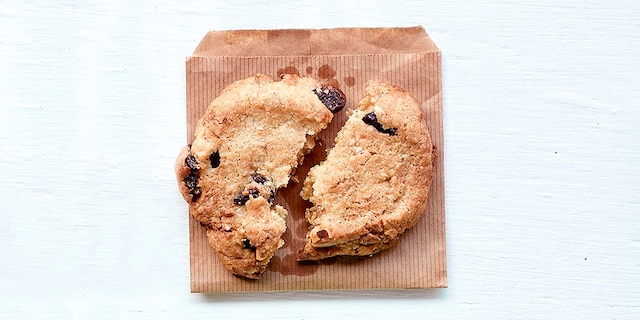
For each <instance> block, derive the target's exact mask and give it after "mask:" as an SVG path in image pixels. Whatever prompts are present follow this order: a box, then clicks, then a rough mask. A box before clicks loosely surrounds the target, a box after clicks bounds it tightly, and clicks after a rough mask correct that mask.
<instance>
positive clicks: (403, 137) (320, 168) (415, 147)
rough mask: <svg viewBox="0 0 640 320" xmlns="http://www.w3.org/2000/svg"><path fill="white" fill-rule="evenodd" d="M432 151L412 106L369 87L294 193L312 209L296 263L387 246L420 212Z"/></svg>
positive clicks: (401, 94)
mask: <svg viewBox="0 0 640 320" xmlns="http://www.w3.org/2000/svg"><path fill="white" fill-rule="evenodd" d="M434 156H435V152H434V148H433V145H432V142H431V136H430V135H429V130H428V128H427V125H426V122H425V118H424V116H423V114H422V112H421V108H420V105H419V104H418V102H417V101H416V100H415V99H414V98H413V97H411V95H410V94H409V93H407V92H406V91H405V90H403V89H401V88H398V87H395V86H392V85H391V84H389V83H386V82H383V81H379V80H376V81H370V82H369V83H368V85H367V87H366V90H365V96H364V98H363V99H362V100H361V101H360V103H359V106H358V108H357V109H354V110H353V111H351V113H350V115H349V118H348V119H347V121H346V123H345V125H344V127H343V128H342V129H341V130H340V131H339V132H338V134H337V136H336V139H335V146H334V147H333V148H332V149H331V150H330V151H329V152H328V155H327V158H326V160H324V161H323V162H322V163H320V164H319V165H316V166H314V167H312V168H311V170H310V171H309V174H308V176H307V177H306V179H305V181H304V184H303V188H302V190H301V192H300V194H301V196H302V198H304V199H306V200H309V201H310V202H311V203H312V204H313V206H312V207H310V208H309V209H307V211H306V213H305V216H306V219H307V220H308V222H309V224H310V229H309V232H308V234H307V237H306V244H305V246H304V248H303V249H302V250H301V252H300V255H299V260H318V259H323V258H328V257H332V256H339V255H355V256H366V255H372V254H375V253H377V252H380V251H381V250H384V249H388V248H390V247H392V246H394V245H395V244H396V243H397V242H398V241H399V237H400V235H401V234H403V233H404V232H405V231H406V230H407V229H409V228H411V227H413V226H414V225H415V224H416V223H417V222H418V220H419V218H420V216H421V215H422V214H423V212H424V211H425V209H426V205H427V200H428V194H429V189H430V186H431V180H432V175H433V165H434Z"/></svg>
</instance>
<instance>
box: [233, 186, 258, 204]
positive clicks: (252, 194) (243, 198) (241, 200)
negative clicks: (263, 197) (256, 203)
mask: <svg viewBox="0 0 640 320" xmlns="http://www.w3.org/2000/svg"><path fill="white" fill-rule="evenodd" d="M248 193H249V194H247V195H244V194H239V195H238V196H236V197H235V198H233V203H235V204H237V205H241V206H243V205H245V204H246V203H247V201H249V199H251V198H257V197H259V196H260V191H258V189H249V192H248Z"/></svg>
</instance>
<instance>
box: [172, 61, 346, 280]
mask: <svg viewBox="0 0 640 320" xmlns="http://www.w3.org/2000/svg"><path fill="white" fill-rule="evenodd" d="M332 97H333V98H336V97H337V98H340V97H341V98H343V100H342V101H341V102H340V101H338V102H336V99H331V98H332ZM323 98H324V100H327V99H329V100H331V101H332V102H333V104H332V105H331V106H326V105H325V104H324V103H323ZM338 100H339V99H338ZM340 103H342V107H343V106H344V94H342V93H341V92H340V91H339V90H336V89H332V88H327V87H323V86H321V84H320V83H319V82H317V81H316V80H313V79H311V78H300V77H298V76H295V75H284V76H283V78H282V79H281V80H280V81H274V80H273V79H272V78H271V77H269V76H266V75H261V74H258V75H256V76H254V77H250V78H247V79H244V80H240V81H237V82H234V83H233V84H231V85H230V86H229V87H227V88H226V89H224V90H223V92H222V93H221V94H220V96H219V97H217V98H216V99H215V100H213V102H211V104H210V105H209V107H208V108H207V110H206V113H205V114H204V116H203V117H202V118H201V119H200V120H199V121H198V123H197V126H196V130H195V138H194V140H193V143H192V144H191V145H188V146H185V147H184V148H183V149H182V151H181V152H180V155H179V156H178V158H177V160H176V164H175V170H176V176H177V180H178V185H179V189H180V192H181V193H182V195H183V197H184V199H185V200H186V201H187V202H188V203H189V205H190V209H191V210H190V211H191V213H192V215H193V217H194V218H195V219H196V220H197V221H198V222H200V224H201V225H203V226H204V227H206V228H207V237H208V240H209V244H210V245H211V247H212V248H213V249H215V251H216V252H217V254H218V257H219V258H220V260H221V261H222V263H223V264H224V266H225V267H226V269H227V270H229V271H230V272H232V273H234V274H236V275H239V276H243V277H247V278H251V279H258V278H259V277H260V276H261V274H262V273H263V272H264V270H265V269H266V266H267V264H268V263H269V260H270V259H271V258H272V257H273V255H274V253H275V251H276V250H277V249H278V248H280V247H281V246H282V245H283V244H284V241H283V240H282V238H281V236H282V234H283V233H284V232H285V230H286V226H285V217H286V215H287V211H286V210H285V209H284V208H283V207H281V206H279V205H275V204H274V197H275V193H276V191H277V190H278V189H279V188H282V187H284V186H286V185H287V184H288V183H289V178H290V177H291V175H292V174H293V172H294V170H295V168H296V167H297V166H298V165H299V164H300V163H302V160H303V157H304V155H305V154H307V153H309V152H310V151H311V149H313V147H314V144H315V140H314V137H315V136H316V134H318V133H319V132H320V131H322V130H323V129H325V128H326V127H327V125H328V124H329V122H330V121H331V119H332V118H333V114H332V111H336V110H337V111H339V109H341V107H340ZM330 108H331V109H332V111H330V110H329V109H330ZM337 111H336V112H337Z"/></svg>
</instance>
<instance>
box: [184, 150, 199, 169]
mask: <svg viewBox="0 0 640 320" xmlns="http://www.w3.org/2000/svg"><path fill="white" fill-rule="evenodd" d="M184 164H185V165H186V166H187V167H189V169H191V171H193V170H198V169H200V165H199V164H198V160H196V157H194V156H193V155H192V154H190V155H188V156H187V157H186V158H185V159H184Z"/></svg>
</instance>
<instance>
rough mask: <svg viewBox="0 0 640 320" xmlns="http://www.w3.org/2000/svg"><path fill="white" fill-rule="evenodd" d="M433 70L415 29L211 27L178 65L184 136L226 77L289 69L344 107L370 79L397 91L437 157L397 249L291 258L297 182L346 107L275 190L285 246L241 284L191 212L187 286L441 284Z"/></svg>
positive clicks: (300, 223) (436, 76)
mask: <svg viewBox="0 0 640 320" xmlns="http://www.w3.org/2000/svg"><path fill="white" fill-rule="evenodd" d="M238 33H239V35H238ZM336 39H338V40H339V41H337V40H336ZM394 39H395V40H394ZM412 40H415V41H412ZM394 41H395V42H394ZM274 43H275V45H274ZM323 43H330V45H321V44H323ZM286 46H291V48H290V49H287V48H286ZM327 46H329V47H331V46H333V47H335V52H339V53H340V54H326V53H327V52H331V50H330V49H331V48H327ZM251 47H254V49H253V50H252V48H251ZM270 47H271V48H272V50H271V51H270V50H269V48H270ZM283 47H285V48H283ZM212 48H213V49H212ZM314 48H319V49H314ZM225 50H226V51H225ZM315 51H317V52H315ZM269 52H274V53H275V54H269ZM318 52H319V53H322V54H318ZM367 52H370V53H367ZM283 54H286V55H283ZM441 70H442V66H441V56H440V51H439V50H438V49H437V47H436V46H435V45H434V44H433V43H432V42H431V40H430V39H429V37H428V36H427V35H426V33H425V32H424V30H423V29H422V28H421V27H414V28H384V29H383V28H374V29H371V28H369V29H325V30H271V31H269V30H255V31H220V32H210V33H209V34H208V35H207V36H206V37H205V39H203V41H202V42H201V44H200V45H199V46H198V49H196V52H195V53H194V55H193V56H192V57H190V58H189V59H188V60H187V63H186V76H187V79H186V84H187V142H189V143H190V142H191V140H192V139H193V131H194V128H195V125H196V122H197V120H198V118H200V117H201V116H202V114H203V113H204V112H205V110H206V108H207V106H208V105H209V103H210V102H211V101H212V100H213V99H214V98H215V97H216V96H217V95H218V94H219V93H220V92H221V91H222V89H224V88H225V87H226V86H227V85H229V84H231V83H232V82H233V81H236V80H239V79H243V78H246V77H249V76H252V75H255V74H256V73H263V74H267V75H271V76H273V77H274V78H277V77H278V76H279V75H281V74H283V73H296V74H298V75H300V76H309V77H313V78H316V79H318V80H319V81H321V82H325V83H330V84H331V85H333V86H334V87H339V88H340V89H341V90H342V91H343V92H344V93H345V94H346V96H347V107H346V108H345V109H352V108H355V107H356V106H357V104H358V101H359V100H360V99H361V97H362V95H363V92H364V88H365V86H366V83H367V80H369V79H382V80H386V81H389V82H391V83H392V84H394V85H397V86H400V87H403V88H405V89H406V90H407V91H409V92H410V93H411V94H412V95H413V96H414V97H415V98H416V99H417V100H418V101H419V102H420V104H421V106H422V108H423V111H424V113H425V115H426V121H427V125H428V127H429V130H430V132H431V136H432V139H433V143H434V144H435V145H436V146H437V150H438V151H437V155H438V158H437V163H436V170H435V174H434V180H433V183H432V186H431V191H430V196H429V203H428V206H427V210H426V212H425V213H424V215H423V216H422V218H421V219H420V221H419V222H418V224H417V225H416V226H415V227H414V228H413V229H410V230H409V231H407V232H406V233H405V234H404V235H403V236H402V238H401V241H400V243H399V244H398V245H397V246H396V247H394V248H392V249H390V250H387V251H383V252H381V253H379V254H376V255H374V256H373V257H364V258H361V257H358V258H353V257H340V258H331V259H327V260H324V261H321V262H318V263H315V262H308V263H307V262H305V263H299V262H296V257H297V252H298V251H299V250H300V249H301V248H302V245H303V243H304V238H305V234H306V231H307V224H306V222H305V220H304V210H305V208H306V207H307V206H308V203H307V202H305V201H303V200H302V199H301V198H300V196H299V192H300V188H301V187H302V182H303V181H304V178H305V176H306V174H307V172H308V170H309V168H310V167H311V166H312V165H314V164H317V163H319V162H320V161H322V160H323V159H324V157H325V156H326V150H325V149H326V148H329V147H331V146H332V145H333V140H334V137H335V135H336V133H337V132H338V130H340V128H341V127H342V125H343V124H344V122H345V121H346V112H345V111H346V110H345V111H342V112H340V113H338V114H336V116H335V117H334V119H333V121H332V122H331V124H330V125H329V127H328V128H327V129H326V130H325V131H324V132H323V133H322V134H320V137H319V142H318V143H317V145H318V147H316V148H315V149H314V151H313V152H312V153H311V154H309V155H308V156H307V157H306V158H305V162H304V163H303V165H302V166H301V167H299V168H298V169H297V171H296V176H297V179H292V181H291V183H290V184H289V186H288V187H287V188H286V189H284V190H280V191H279V193H278V195H277V196H276V202H277V203H279V204H281V205H282V206H284V207H285V208H286V209H287V210H288V211H289V215H288V217H287V232H286V233H285V234H284V236H283V238H284V240H285V242H286V244H285V246H284V247H283V248H281V249H279V250H278V251H277V253H276V256H275V257H274V258H273V259H272V261H271V264H270V265H269V268H268V269H267V271H266V272H265V273H264V275H263V277H262V279H260V280H246V279H243V278H239V277H236V276H233V275H231V274H230V273H228V272H227V271H226V270H225V269H224V267H222V265H221V264H220V263H219V261H217V257H216V254H215V252H214V251H213V249H211V248H210V247H209V244H208V242H207V238H206V235H205V229H204V228H203V227H202V226H200V224H199V223H198V222H196V221H195V220H194V219H193V218H190V228H189V231H190V250H191V252H190V256H191V291H192V292H239V291H273V290H323V289H385V288H432V287H435V288H440V287H446V286H447V267H446V245H445V213H444V169H443V168H444V163H443V159H444V148H443V146H444V140H443V129H442V80H441V79H442V71H441ZM296 181H297V182H296ZM425 192H427V190H425Z"/></svg>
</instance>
